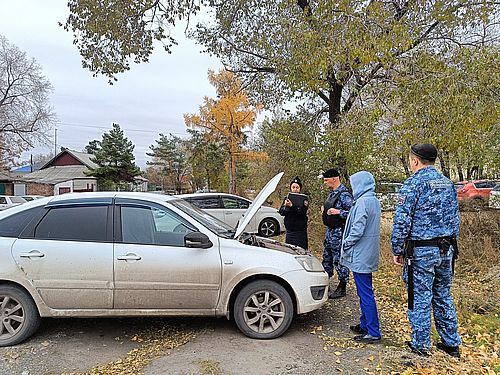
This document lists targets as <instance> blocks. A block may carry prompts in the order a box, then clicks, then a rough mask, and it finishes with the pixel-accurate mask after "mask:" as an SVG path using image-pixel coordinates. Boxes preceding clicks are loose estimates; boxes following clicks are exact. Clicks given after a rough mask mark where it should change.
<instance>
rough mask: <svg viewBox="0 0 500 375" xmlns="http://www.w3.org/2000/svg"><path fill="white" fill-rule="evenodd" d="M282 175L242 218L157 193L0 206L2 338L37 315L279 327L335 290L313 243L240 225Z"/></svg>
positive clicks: (22, 334) (7, 341)
mask: <svg viewBox="0 0 500 375" xmlns="http://www.w3.org/2000/svg"><path fill="white" fill-rule="evenodd" d="M282 175H283V173H280V174H278V175H276V176H275V177H274V178H273V179H272V180H271V181H270V182H269V183H268V185H266V187H265V188H264V189H263V190H262V191H261V193H259V195H258V196H257V198H256V199H255V201H254V204H253V205H251V207H250V208H249V210H248V212H247V213H246V214H245V217H244V219H243V220H242V221H241V222H240V224H239V225H238V227H237V228H236V230H234V229H233V228H232V227H229V226H228V225H226V224H224V223H223V222H221V221H219V220H218V219H216V218H214V217H213V216H211V215H209V214H207V213H206V212H204V211H202V210H200V209H198V208H197V207H195V206H193V205H191V204H190V203H188V202H186V201H185V200H183V199H180V198H178V197H176V196H167V195H158V194H148V193H134V192H100V193H68V194H63V195H58V196H54V197H48V198H45V199H37V200H34V201H32V202H28V203H26V204H24V205H22V206H19V207H14V208H12V209H9V210H6V211H4V212H2V213H0V317H1V319H0V346H9V345H15V344H17V343H20V342H21V341H23V340H25V339H27V338H28V337H29V336H31V335H32V334H33V333H34V332H35V331H36V329H37V327H38V326H39V324H40V317H111V316H145V315H150V316H153V315H156V316H179V315H195V316H201V315H204V316H225V317H227V318H230V317H231V318H233V319H234V321H235V323H236V325H237V326H238V328H239V329H240V330H241V331H242V332H243V333H244V334H245V335H247V336H249V337H252V338H258V339H272V338H276V337H279V336H280V335H282V334H283V333H284V332H285V331H286V330H287V329H288V327H289V326H290V323H291V321H292V319H293V317H294V315H296V314H303V313H307V312H310V311H313V310H316V309H318V308H320V307H321V306H322V305H323V304H324V303H325V302H326V301H327V299H328V275H327V273H326V272H325V271H324V269H323V266H322V265H321V262H320V261H319V260H318V259H317V258H316V257H314V256H313V255H312V254H311V253H310V252H309V251H307V250H304V249H301V248H299V247H297V246H292V245H286V244H280V243H279V242H277V241H274V240H271V239H266V238H262V237H257V236H255V235H253V234H248V233H245V232H244V231H243V230H244V228H245V227H246V225H247V224H248V222H249V221H250V220H251V219H252V216H253V215H254V214H256V213H257V211H258V209H259V207H260V205H261V204H262V203H263V202H264V200H265V199H266V198H267V197H268V196H269V194H270V193H271V192H272V191H274V189H275V188H276V186H277V184H278V182H279V179H280V178H281V176H282Z"/></svg>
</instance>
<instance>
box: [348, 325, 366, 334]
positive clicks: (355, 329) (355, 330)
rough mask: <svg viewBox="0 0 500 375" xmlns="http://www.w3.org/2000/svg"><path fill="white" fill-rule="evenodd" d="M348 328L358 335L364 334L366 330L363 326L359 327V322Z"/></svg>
mask: <svg viewBox="0 0 500 375" xmlns="http://www.w3.org/2000/svg"><path fill="white" fill-rule="evenodd" d="M349 329H350V330H351V331H353V332H354V333H358V334H360V335H366V334H367V333H368V331H367V330H366V329H364V328H361V325H360V324H356V325H355V326H349Z"/></svg>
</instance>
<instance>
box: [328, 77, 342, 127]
mask: <svg viewBox="0 0 500 375" xmlns="http://www.w3.org/2000/svg"><path fill="white" fill-rule="evenodd" d="M342 89H343V86H342V85H339V84H338V83H337V82H332V88H331V89H330V91H329V99H330V103H329V104H328V120H329V121H330V124H331V125H333V127H334V128H336V127H337V126H338V124H339V122H340V100H341V99H342Z"/></svg>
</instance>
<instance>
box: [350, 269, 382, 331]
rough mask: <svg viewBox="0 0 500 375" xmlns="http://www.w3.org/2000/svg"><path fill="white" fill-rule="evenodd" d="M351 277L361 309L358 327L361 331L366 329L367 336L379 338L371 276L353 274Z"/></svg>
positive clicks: (368, 274)
mask: <svg viewBox="0 0 500 375" xmlns="http://www.w3.org/2000/svg"><path fill="white" fill-rule="evenodd" d="M352 275H353V277H354V283H355V284H356V291H357V293H358V297H359V306H360V308H361V317H360V318H359V322H360V326H361V328H362V329H366V330H367V331H368V334H369V335H371V336H373V337H380V323H379V321H378V313H377V304H376V303H375V296H374V295H373V286H372V274H371V273H356V272H353V273H352Z"/></svg>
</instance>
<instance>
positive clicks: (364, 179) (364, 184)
mask: <svg viewBox="0 0 500 375" xmlns="http://www.w3.org/2000/svg"><path fill="white" fill-rule="evenodd" d="M349 181H351V187H352V193H353V195H354V200H357V199H358V198H359V197H361V196H362V195H364V194H366V193H368V192H371V194H370V195H375V179H374V178H373V175H372V174H371V173H370V172H366V171H360V172H356V173H354V174H353V175H352V176H351V177H349Z"/></svg>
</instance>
